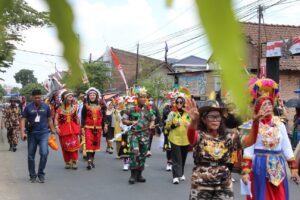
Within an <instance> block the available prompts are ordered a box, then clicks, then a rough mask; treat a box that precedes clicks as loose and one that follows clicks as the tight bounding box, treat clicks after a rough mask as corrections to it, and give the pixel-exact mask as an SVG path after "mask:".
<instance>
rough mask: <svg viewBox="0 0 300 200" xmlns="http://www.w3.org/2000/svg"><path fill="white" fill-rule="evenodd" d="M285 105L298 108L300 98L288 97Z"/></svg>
mask: <svg viewBox="0 0 300 200" xmlns="http://www.w3.org/2000/svg"><path fill="white" fill-rule="evenodd" d="M285 106H286V107H288V108H300V99H290V100H288V101H287V102H286V104H285Z"/></svg>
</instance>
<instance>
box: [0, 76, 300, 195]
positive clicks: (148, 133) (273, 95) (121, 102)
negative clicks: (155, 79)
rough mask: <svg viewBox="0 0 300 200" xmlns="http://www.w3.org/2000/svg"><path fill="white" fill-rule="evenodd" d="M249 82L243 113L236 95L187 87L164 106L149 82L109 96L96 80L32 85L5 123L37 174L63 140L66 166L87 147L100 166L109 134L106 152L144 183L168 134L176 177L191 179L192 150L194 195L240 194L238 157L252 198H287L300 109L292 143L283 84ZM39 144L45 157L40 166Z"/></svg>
mask: <svg viewBox="0 0 300 200" xmlns="http://www.w3.org/2000/svg"><path fill="white" fill-rule="evenodd" d="M248 90H249V92H250V95H251V102H249V113H248V116H241V115H240V114H239V111H238V109H237V106H236V105H235V103H234V102H233V101H232V98H230V96H229V95H228V96H227V97H225V98H223V99H222V100H216V99H215V98H211V99H208V100H206V101H205V102H203V103H202V104H201V106H199V105H198V104H197V102H196V101H195V100H194V99H193V97H192V95H191V94H190V91H189V90H188V89H187V88H183V87H180V88H176V89H174V90H172V91H170V92H168V93H167V94H166V99H167V102H166V103H165V104H164V105H163V106H162V108H161V109H159V108H158V107H157V106H156V105H155V103H154V101H153V99H152V98H151V96H149V94H148V93H147V90H146V88H144V87H134V88H131V89H130V90H129V91H127V94H126V95H124V96H117V97H114V98H111V99H109V100H104V98H102V97H103V95H101V93H100V92H99V91H98V90H97V89H96V88H94V87H91V88H89V89H88V90H87V91H86V92H85V93H81V94H79V95H78V96H77V98H75V97H74V96H75V95H74V94H73V93H72V92H71V91H70V90H68V89H63V90H60V91H56V92H53V93H52V94H51V96H49V97H47V98H45V99H43V98H42V94H41V91H40V90H33V91H32V102H31V103H27V102H26V99H24V98H22V100H21V102H20V103H19V105H18V104H17V103H16V102H17V101H16V99H14V98H12V99H11V100H10V104H9V106H7V107H6V108H5V109H4V110H3V117H2V123H1V126H2V127H3V126H5V128H6V129H7V138H8V142H9V145H10V148H9V150H10V151H12V152H15V151H17V144H18V137H19V131H20V133H21V134H20V136H21V139H22V140H23V141H25V140H27V142H28V171H29V177H30V181H31V182H36V181H39V182H41V183H44V182H45V168H46V163H47V157H48V153H49V148H48V147H49V146H50V148H51V149H54V150H57V149H58V148H59V146H60V148H61V152H62V156H63V160H64V165H65V169H66V170H76V169H77V168H78V161H79V154H80V153H82V156H83V158H84V160H85V162H86V169H87V170H93V169H94V168H95V167H96V162H95V154H96V153H97V152H98V151H100V146H101V139H102V138H105V143H104V144H106V147H105V148H106V152H107V153H108V154H116V156H117V158H119V159H121V160H122V161H123V165H122V166H120V168H122V170H124V171H128V170H130V172H131V174H130V177H129V180H128V182H129V184H135V183H138V182H142V183H144V182H146V178H145V177H144V176H143V171H144V170H145V163H146V159H147V158H148V157H150V156H151V155H152V154H151V144H152V140H153V137H154V136H155V135H161V136H162V137H161V138H163V144H162V148H163V151H164V152H165V154H166V161H165V162H166V171H172V183H173V184H180V182H181V181H185V180H186V177H185V171H184V168H185V162H186V158H187V155H188V153H189V152H193V159H194V167H193V171H192V179H191V189H190V195H189V199H190V200H200V199H203V200H204V199H205V200H208V199H214V200H217V199H224V200H229V199H234V192H233V182H234V181H235V180H234V179H233V178H232V176H231V172H232V169H233V166H234V164H235V163H236V162H241V174H242V181H243V184H245V185H246V186H247V185H250V187H251V193H252V195H251V196H250V195H247V196H246V199H248V200H249V199H253V200H288V199H289V190H288V179H289V177H288V173H287V171H288V170H290V172H291V176H290V178H291V179H292V180H293V181H294V182H295V183H299V181H300V178H299V164H300V163H299V160H297V159H295V155H294V152H293V147H295V146H296V145H297V144H298V142H299V140H300V137H297V135H300V123H299V121H300V111H299V109H297V111H296V115H295V120H294V121H295V127H294V133H295V135H296V136H295V137H293V138H294V139H293V140H292V144H293V145H292V144H291V140H290V138H289V135H288V132H287V125H286V113H285V112H286V111H285V108H284V105H283V103H282V100H281V99H280V95H279V87H278V84H277V83H275V82H274V81H273V80H271V79H251V80H250V81H249V83H248ZM246 91H247V88H245V92H246ZM245 119H247V120H245ZM56 140H57V141H56ZM57 143H59V144H60V145H58V144H57ZM102 144H103V143H102ZM292 146H293V147H292ZM37 147H39V155H40V162H39V166H38V171H37V172H36V170H35V154H36V151H37ZM299 151H300V148H299ZM296 153H297V152H296ZM299 153H300V152H298V154H299ZM187 198H188V197H187Z"/></svg>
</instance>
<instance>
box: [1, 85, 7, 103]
mask: <svg viewBox="0 0 300 200" xmlns="http://www.w3.org/2000/svg"><path fill="white" fill-rule="evenodd" d="M5 94H6V91H5V89H4V88H3V87H2V85H0V99H1V100H2V98H3V96H4V95H5Z"/></svg>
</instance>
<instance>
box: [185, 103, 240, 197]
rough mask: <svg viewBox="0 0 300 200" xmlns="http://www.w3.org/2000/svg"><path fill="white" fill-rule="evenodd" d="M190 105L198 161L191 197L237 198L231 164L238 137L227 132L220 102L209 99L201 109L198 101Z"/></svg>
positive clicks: (191, 136)
mask: <svg viewBox="0 0 300 200" xmlns="http://www.w3.org/2000/svg"><path fill="white" fill-rule="evenodd" d="M187 104H188V106H187V107H189V115H190V117H191V125H190V126H189V129H188V138H189V142H190V144H191V145H193V146H194V163H195V167H194V168H193V173H192V186H191V191H190V198H189V199H190V200H202V199H203V200H204V199H205V200H210V199H220V200H229V199H234V195H233V184H232V180H231V172H230V170H229V169H228V164H230V156H231V153H232V151H233V144H234V140H236V141H238V140H237V138H238V136H237V135H231V134H227V133H226V132H225V128H224V125H223V117H222V112H223V109H222V108H220V107H219V105H218V102H216V101H213V100H209V101H207V102H205V105H204V106H203V107H201V108H200V109H199V110H198V109H197V106H196V103H195V101H194V100H192V101H187Z"/></svg>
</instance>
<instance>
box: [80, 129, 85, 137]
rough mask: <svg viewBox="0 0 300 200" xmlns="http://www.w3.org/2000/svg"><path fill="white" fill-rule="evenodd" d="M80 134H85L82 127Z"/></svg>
mask: <svg viewBox="0 0 300 200" xmlns="http://www.w3.org/2000/svg"><path fill="white" fill-rule="evenodd" d="M81 135H83V136H84V135H85V130H84V128H82V129H81Z"/></svg>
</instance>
